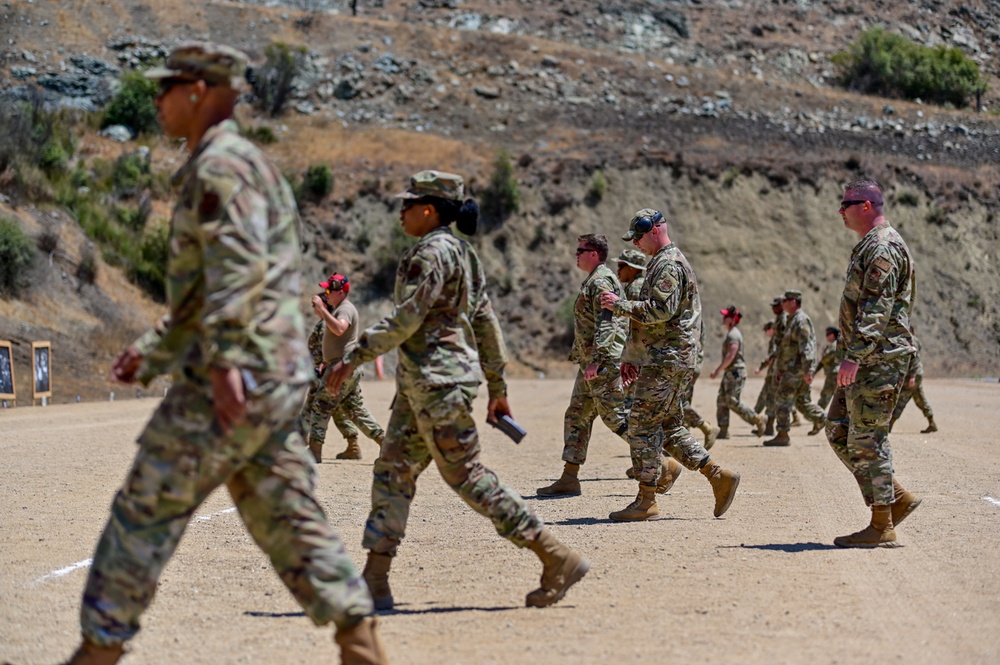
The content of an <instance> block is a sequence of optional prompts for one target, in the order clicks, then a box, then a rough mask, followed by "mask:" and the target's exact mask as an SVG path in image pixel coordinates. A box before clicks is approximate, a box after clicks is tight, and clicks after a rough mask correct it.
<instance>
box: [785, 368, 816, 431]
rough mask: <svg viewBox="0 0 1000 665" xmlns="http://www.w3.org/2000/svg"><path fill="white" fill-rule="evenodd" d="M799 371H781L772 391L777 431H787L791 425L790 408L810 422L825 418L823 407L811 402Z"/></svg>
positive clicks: (813, 422)
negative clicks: (776, 413)
mask: <svg viewBox="0 0 1000 665" xmlns="http://www.w3.org/2000/svg"><path fill="white" fill-rule="evenodd" d="M804 376H805V374H804V373H803V372H800V371H788V372H782V373H781V378H779V379H778V382H777V386H776V388H775V392H774V401H775V405H776V407H777V409H776V410H777V412H778V420H777V429H778V431H779V432H787V431H788V430H789V429H791V426H792V410H793V409H796V410H798V412H799V413H801V414H802V415H803V416H805V418H806V420H808V421H809V422H811V423H812V424H814V425H815V424H816V423H822V422H824V421H825V420H826V414H825V413H823V409H821V408H819V407H818V406H816V405H815V404H813V403H812V400H811V399H810V396H811V394H810V388H809V384H808V383H806V382H805V378H804Z"/></svg>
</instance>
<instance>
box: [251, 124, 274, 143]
mask: <svg viewBox="0 0 1000 665" xmlns="http://www.w3.org/2000/svg"><path fill="white" fill-rule="evenodd" d="M243 136H245V137H247V138H248V139H250V140H251V141H253V142H254V143H260V144H261V145H271V144H272V143H277V142H278V136H277V135H276V134H275V133H274V130H273V129H271V128H270V127H268V126H267V125H255V126H253V127H245V128H244V129H243Z"/></svg>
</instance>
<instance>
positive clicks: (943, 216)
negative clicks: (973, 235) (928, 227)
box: [926, 207, 948, 226]
mask: <svg viewBox="0 0 1000 665" xmlns="http://www.w3.org/2000/svg"><path fill="white" fill-rule="evenodd" d="M926 219H927V223H928V224H933V225H934V226H944V225H945V224H947V223H948V213H946V212H945V211H944V210H942V209H941V208H937V207H934V208H931V209H930V210H928V211H927V218H926Z"/></svg>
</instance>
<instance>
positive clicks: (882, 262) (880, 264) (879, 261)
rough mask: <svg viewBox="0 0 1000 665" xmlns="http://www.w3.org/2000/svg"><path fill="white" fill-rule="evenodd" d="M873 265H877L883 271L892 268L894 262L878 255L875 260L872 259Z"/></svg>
mask: <svg viewBox="0 0 1000 665" xmlns="http://www.w3.org/2000/svg"><path fill="white" fill-rule="evenodd" d="M872 265H873V266H875V267H876V268H878V269H879V270H882V271H887V270H889V269H890V268H892V264H891V263H889V261H887V260H886V259H885V258H884V257H881V256H880V257H878V258H877V259H875V260H874V261H872Z"/></svg>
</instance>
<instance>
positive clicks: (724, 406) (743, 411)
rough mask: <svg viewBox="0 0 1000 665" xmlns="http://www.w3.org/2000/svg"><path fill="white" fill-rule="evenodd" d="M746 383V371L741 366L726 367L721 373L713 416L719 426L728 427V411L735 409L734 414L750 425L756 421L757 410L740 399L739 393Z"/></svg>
mask: <svg viewBox="0 0 1000 665" xmlns="http://www.w3.org/2000/svg"><path fill="white" fill-rule="evenodd" d="M746 383H747V371H746V369H745V368H743V367H739V368H737V369H727V370H726V371H725V372H724V373H723V374H722V383H721V384H719V396H718V397H717V398H716V400H715V417H716V418H717V419H718V420H719V427H722V428H727V427H729V412H730V411H735V412H736V415H738V416H739V417H740V418H742V419H743V420H745V421H746V422H748V423H750V424H751V425H755V424H756V423H757V412H756V411H754V410H753V409H752V408H750V406H749V405H747V404H744V403H743V402H741V401H740V395H741V394H742V393H743V386H745V385H746Z"/></svg>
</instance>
